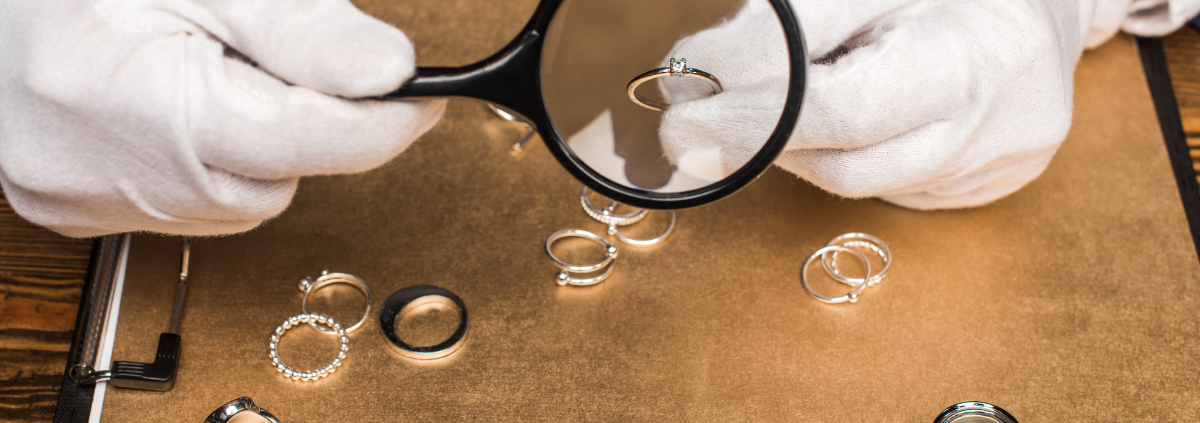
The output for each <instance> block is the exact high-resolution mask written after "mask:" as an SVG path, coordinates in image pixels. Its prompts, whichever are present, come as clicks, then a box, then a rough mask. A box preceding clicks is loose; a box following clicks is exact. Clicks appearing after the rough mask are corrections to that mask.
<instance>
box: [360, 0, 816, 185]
mask: <svg viewBox="0 0 1200 423" xmlns="http://www.w3.org/2000/svg"><path fill="white" fill-rule="evenodd" d="M751 1H763V0H751ZM765 1H766V3H761V4H764V5H765V4H769V8H770V9H771V11H772V12H774V15H775V17H776V18H778V24H779V25H780V26H781V27H782V29H783V30H782V31H781V32H779V34H780V35H779V36H780V37H782V38H783V41H784V43H785V44H786V46H787V47H786V48H787V53H788V65H789V66H790V79H789V81H788V84H787V90H786V92H779V97H780V99H779V101H772V102H769V103H770V104H775V105H782V106H779V107H778V110H777V111H772V110H770V107H763V109H764V110H765V111H764V112H763V113H764V116H761V118H763V119H777V123H776V126H775V130H774V132H772V133H771V135H770V136H769V137H768V138H767V139H763V140H738V144H739V148H738V149H737V150H738V151H740V152H741V154H742V155H743V157H738V158H736V160H734V163H740V167H739V166H729V165H728V163H729V162H730V161H729V160H724V163H725V165H724V166H718V169H717V170H716V171H715V172H706V174H704V175H696V174H692V173H689V172H687V171H685V170H684V169H681V168H680V167H679V166H677V163H676V161H678V159H679V157H678V156H677V157H668V156H667V154H665V153H664V147H663V140H662V137H661V136H660V134H659V124H660V122H661V119H662V116H663V113H664V112H663V111H661V110H655V108H653V107H646V105H647V104H651V105H663V104H664V103H663V102H662V101H661V98H663V97H664V96H665V94H664V93H665V92H666V90H668V89H671V87H672V86H679V85H683V84H688V83H691V84H700V85H699V86H700V87H701V88H702V89H709V90H711V91H710V92H709V95H721V94H720V92H721V91H722V90H721V89H720V86H719V85H718V84H714V82H716V81H719V79H720V78H721V77H722V76H725V77H726V78H731V77H733V76H735V75H734V74H736V73H738V72H752V70H751V69H744V70H743V69H737V68H736V66H737V64H734V65H733V66H734V69H731V68H730V65H729V64H725V65H724V66H720V67H721V68H722V69H723V71H722V72H723V73H725V74H726V75H721V74H718V73H708V72H705V71H708V70H709V69H705V66H716V65H717V64H715V63H704V60H697V58H693V59H692V60H690V61H687V62H686V65H677V66H673V63H674V62H675V60H671V61H670V62H668V58H667V57H665V56H666V55H667V54H668V53H669V52H670V51H671V49H672V47H673V46H675V43H676V42H677V41H678V40H679V39H681V38H683V37H686V36H688V35H691V34H694V33H697V32H699V31H702V30H704V29H707V28H710V27H712V26H714V25H718V24H720V23H722V22H724V21H726V20H728V19H731V18H733V17H734V16H735V15H736V14H737V13H739V11H740V10H742V8H743V7H749V5H748V4H747V3H746V0H707V1H696V0H654V1H645V0H542V1H541V3H540V4H539V5H538V7H537V9H536V10H535V11H534V14H533V17H532V18H531V19H530V20H529V22H528V23H527V24H526V25H525V28H524V29H523V30H521V32H520V33H519V34H518V35H517V36H516V37H515V38H514V39H513V40H512V41H511V42H509V43H508V44H507V45H506V46H505V47H504V48H502V49H500V51H498V52H496V53H495V54H493V55H492V56H490V57H488V58H486V59H484V60H482V61H480V62H478V63H474V64H471V65H467V66H462V67H456V68H435V67H420V68H417V71H416V74H415V76H414V77H413V78H412V79H411V80H410V81H409V82H407V83H406V84H405V85H403V86H402V87H400V88H399V89H398V90H396V91H394V92H392V93H389V94H387V95H385V96H383V97H382V98H383V99H403V98H414V97H468V98H474V99H478V100H483V101H486V102H488V103H490V104H491V105H493V106H494V107H496V108H498V109H500V110H502V111H504V112H506V113H509V114H512V115H515V116H520V117H521V118H522V119H521V120H523V121H525V122H529V123H532V125H533V126H534V127H535V128H536V130H537V132H538V134H540V135H541V138H542V140H543V141H544V143H545V145H546V147H547V149H549V151H550V152H551V153H552V154H553V155H554V157H555V158H556V159H557V160H558V161H559V163H561V164H562V165H563V167H565V168H566V169H567V171H569V172H570V173H571V174H572V175H573V176H574V177H575V178H577V179H578V180H579V181H581V182H582V183H583V184H584V185H585V186H587V187H588V188H590V189H592V190H593V191H595V192H597V193H600V194H603V195H605V196H607V197H609V198H611V199H613V200H615V201H619V202H621V203H625V204H629V205H631V206H635V207H642V208H652V209H679V208H686V207H693V206H698V205H702V204H706V203H710V202H712V201H716V200H718V199H721V198H723V197H725V196H728V195H730V194H732V193H734V192H736V191H737V190H739V189H741V188H742V187H744V186H746V184H749V183H750V182H751V181H753V180H754V179H755V178H757V177H758V176H759V175H760V174H762V172H763V171H765V170H766V168H767V167H768V166H769V165H770V164H771V163H772V162H773V161H774V160H775V158H776V157H777V156H778V155H779V153H780V152H781V151H782V150H783V147H784V145H785V144H787V139H788V137H789V136H790V134H791V133H792V129H793V127H795V125H796V121H797V119H798V118H799V114H800V104H801V100H802V98H803V96H804V84H805V75H806V66H807V64H808V58H807V52H806V50H805V46H804V39H803V35H802V32H801V28H800V22H799V21H798V20H797V18H796V14H795V12H794V11H793V10H792V8H791V6H790V5H789V4H788V2H787V1H786V0H765ZM778 44H783V43H778ZM671 59H674V58H671ZM678 59H679V60H678V61H679V62H683V61H684V59H687V58H682V57H681V58H678ZM710 62H712V60H710ZM656 69H659V71H660V72H662V73H664V75H662V76H666V77H662V78H657V79H655V80H645V81H644V82H643V81H639V83H640V85H638V86H636V87H634V88H635V89H636V93H634V92H633V91H634V90H630V89H629V88H630V86H631V84H630V82H631V81H633V80H634V78H636V77H638V76H639V75H644V74H647V73H650V72H652V71H654V70H656ZM710 69H711V68H710ZM692 70H696V71H700V72H704V73H705V74H706V75H707V76H709V77H710V78H701V77H698V76H699V74H698V73H695V72H690V71H692ZM689 72H690V73H691V74H688V75H684V74H683V73H689ZM670 76H690V78H688V77H685V78H682V79H677V78H673V77H670ZM718 83H719V82H718ZM656 88H657V89H656ZM633 94H636V97H638V99H637V100H641V101H640V102H639V101H635V99H634V97H635V96H634V95H633ZM764 106H766V105H764ZM659 108H662V107H659ZM748 145H749V146H752V147H751V148H750V149H749V151H750V152H753V153H750V152H747V148H746V146H748ZM755 147H756V148H755ZM683 149H684V151H686V150H687V146H686V145H685V146H683ZM685 154H686V153H685Z"/></svg>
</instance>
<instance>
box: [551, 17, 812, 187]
mask: <svg viewBox="0 0 1200 423" xmlns="http://www.w3.org/2000/svg"><path fill="white" fill-rule="evenodd" d="M737 26H743V27H753V29H755V30H754V31H751V32H752V33H753V34H758V35H757V37H758V38H757V39H754V38H755V37H748V36H746V31H744V30H742V29H744V28H737ZM730 35H741V36H742V37H741V38H735V37H731V36H730ZM763 37H766V39H763ZM787 57H788V52H787V41H786V39H785V38H784V32H783V29H782V25H781V24H780V21H779V19H778V16H777V15H776V14H775V11H774V9H773V8H772V7H771V6H770V4H769V3H767V2H766V1H765V0H751V1H750V2H747V1H746V0H655V1H646V0H567V1H566V2H565V3H564V4H563V5H562V6H561V7H560V8H559V9H558V11H557V13H556V14H555V16H554V18H553V21H552V22H551V24H550V28H549V30H548V33H547V34H546V41H545V44H544V47H543V52H542V63H541V83H542V96H543V99H544V101H545V104H546V109H547V111H548V113H549V115H550V121H551V123H552V124H553V130H555V131H557V133H558V135H559V136H560V138H561V139H562V140H564V141H565V142H566V144H567V149H568V150H569V152H570V153H571V154H573V155H575V156H576V157H578V158H579V160H580V161H581V162H582V163H583V164H584V165H585V166H587V167H589V168H590V169H591V170H592V171H594V172H595V173H596V174H599V175H600V176H602V177H604V178H606V179H608V180H610V181H611V182H612V183H614V184H617V185H621V186H625V187H629V188H635V189H640V190H644V191H651V192H659V193H675V192H685V191H691V190H696V189H700V188H704V187H707V186H710V185H712V184H715V183H718V182H719V181H721V180H723V179H726V178H729V177H730V176H731V175H733V174H734V173H735V172H736V171H737V170H738V169H741V168H742V167H743V166H744V165H746V164H747V163H748V162H749V161H750V160H751V158H753V157H754V155H755V154H757V153H758V152H759V151H760V150H761V149H762V148H763V147H764V146H765V145H766V143H767V141H768V139H769V138H770V136H771V133H772V132H773V131H774V129H775V127H776V124H777V122H778V121H779V120H780V117H781V115H782V112H783V108H784V103H785V101H786V99H787V89H788V85H787V84H788V79H787V78H788V76H789V71H790V70H789V69H788V60H787ZM773 62H779V63H773ZM764 65H767V66H773V67H774V70H772V71H771V72H763V69H762V67H763V66H764ZM639 76H641V78H638V77H639ZM771 76H775V78H774V80H773V79H771V78H770V77H771ZM631 82H633V84H631ZM629 88H633V90H632V91H631V90H630V89H629Z"/></svg>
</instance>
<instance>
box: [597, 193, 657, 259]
mask: <svg viewBox="0 0 1200 423" xmlns="http://www.w3.org/2000/svg"><path fill="white" fill-rule="evenodd" d="M588 194H589V191H588V188H587V187H583V191H581V192H580V193H579V203H580V204H582V205H583V211H584V212H585V213H587V215H588V216H591V218H592V219H595V220H596V221H597V222H600V223H603V224H604V225H606V226H607V227H608V228H607V230H608V234H609V235H611V236H614V237H616V238H617V240H619V241H621V242H623V243H626V244H629V245H631V246H634V247H649V246H652V245H658V244H660V243H662V242H663V241H666V240H667V237H669V236H671V232H672V231H674V230H675V211H674V210H671V211H669V213H670V214H671V221H670V223H668V224H667V229H665V230H663V233H662V234H660V235H659V236H657V237H654V238H651V239H634V238H630V237H628V236H626V235H625V234H623V233H621V229H620V227H621V226H629V225H632V224H634V223H638V222H641V221H642V219H644V218H646V215H647V214H649V213H650V210H648V209H638V210H635V211H632V212H629V213H626V214H613V213H614V210H616V208H617V206H620V205H621V203H618V202H616V201H613V202H610V203H609V204H608V206H607V207H605V208H603V209H601V208H600V207H597V206H596V205H595V204H594V203H592V200H591V198H589V197H588Z"/></svg>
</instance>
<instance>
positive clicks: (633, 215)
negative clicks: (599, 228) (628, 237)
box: [579, 187, 649, 226]
mask: <svg viewBox="0 0 1200 423" xmlns="http://www.w3.org/2000/svg"><path fill="white" fill-rule="evenodd" d="M588 193H589V191H588V187H583V190H582V191H580V193H579V203H580V204H582V205H583V211H584V212H585V213H587V214H588V216H591V217H592V219H595V220H596V221H597V222H600V223H603V224H605V225H617V226H629V225H632V224H634V223H638V222H639V221H641V220H642V219H643V218H645V217H646V213H648V212H649V210H646V209H639V210H637V211H633V212H629V213H626V214H612V209H613V208H616V206H617V205H619V204H620V203H618V202H616V201H614V202H612V204H609V206H608V207H606V208H604V209H601V208H599V207H596V205H595V204H593V203H592V199H591V198H588Z"/></svg>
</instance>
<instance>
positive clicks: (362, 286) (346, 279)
mask: <svg viewBox="0 0 1200 423" xmlns="http://www.w3.org/2000/svg"><path fill="white" fill-rule="evenodd" d="M338 283H344V284H346V285H351V286H354V287H357V288H358V290H359V291H362V293H363V295H366V296H367V311H366V312H365V313H363V317H362V318H361V319H358V323H355V324H354V326H351V327H348V328H346V333H351V332H354V331H355V330H358V328H360V327H362V325H363V323H366V322H367V318H369V317H371V288H369V287H367V283H366V282H363V280H362V279H361V278H359V277H358V276H354V275H351V274H349V273H325V274H322V275H321V277H319V278H317V280H315V281H312V282H310V283H309V284H307V285H305V284H303V283H301V285H300V289H301V290H304V300H302V301H301V302H300V310H301V311H303V312H304V314H309V313H308V295H309V294H312V293H313V292H316V291H317V290H319V289H321V288H324V287H326V286H329V285H333V284H338ZM309 326H312V327H313V329H316V330H318V331H320V332H321V333H324V334H326V335H333V334H335V333H336V332H333V331H331V330H328V329H324V328H322V327H320V326H318V325H317V324H316V323H311V322H310V323H309Z"/></svg>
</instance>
